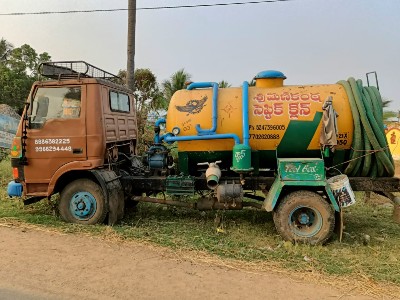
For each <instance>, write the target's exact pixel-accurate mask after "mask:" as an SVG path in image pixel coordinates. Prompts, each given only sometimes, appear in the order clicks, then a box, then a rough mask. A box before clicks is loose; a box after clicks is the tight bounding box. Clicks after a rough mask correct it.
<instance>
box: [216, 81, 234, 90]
mask: <svg viewBox="0 0 400 300" xmlns="http://www.w3.org/2000/svg"><path fill="white" fill-rule="evenodd" d="M218 86H219V88H220V89H223V88H228V87H231V84H229V83H228V82H227V81H225V80H222V81H220V82H219V83H218Z"/></svg>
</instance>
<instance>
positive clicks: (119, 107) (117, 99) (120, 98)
mask: <svg viewBox="0 0 400 300" xmlns="http://www.w3.org/2000/svg"><path fill="white" fill-rule="evenodd" d="M110 108H111V110H112V111H117V112H126V113H128V112H130V110H131V106H130V102H129V96H128V95H127V94H123V93H120V92H113V91H111V92H110Z"/></svg>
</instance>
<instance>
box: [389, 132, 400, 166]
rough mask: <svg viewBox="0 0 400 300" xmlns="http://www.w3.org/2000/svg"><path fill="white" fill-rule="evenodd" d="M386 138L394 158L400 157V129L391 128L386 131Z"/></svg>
mask: <svg viewBox="0 0 400 300" xmlns="http://www.w3.org/2000/svg"><path fill="white" fill-rule="evenodd" d="M386 139H387V142H388V145H389V149H390V152H391V153H392V156H393V158H394V159H400V129H399V128H395V127H394V128H391V129H389V130H388V131H387V132H386Z"/></svg>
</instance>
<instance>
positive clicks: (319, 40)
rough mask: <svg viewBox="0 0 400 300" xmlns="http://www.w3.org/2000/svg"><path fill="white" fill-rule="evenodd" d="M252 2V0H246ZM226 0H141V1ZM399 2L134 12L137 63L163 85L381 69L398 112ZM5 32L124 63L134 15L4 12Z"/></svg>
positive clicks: (91, 58) (76, 54)
mask: <svg viewBox="0 0 400 300" xmlns="http://www.w3.org/2000/svg"><path fill="white" fill-rule="evenodd" d="M243 1H246V0H243ZM226 2H232V1H229V0H190V1H189V0H137V6H138V7H149V6H165V5H168V6H173V5H182V4H196V3H226ZM126 7H127V0H113V1H111V0H109V1H106V0H79V1H78V0H37V1H32V0H0V12H2V13H6V12H36V11H60V10H79V9H102V8H126ZM399 29H400V1H399V0H293V1H288V2H280V3H266V4H254V5H243V6H229V7H226V6H225V7H215V8H196V9H193V8H190V9H189V8H188V9H173V10H158V11H138V12H137V33H136V34H137V36H136V66H137V67H140V68H150V69H151V70H152V71H153V72H154V73H155V74H156V76H157V78H158V80H159V82H161V81H162V80H164V79H166V78H168V77H169V76H170V75H171V74H172V73H173V72H175V71H176V70H178V69H180V68H185V70H186V71H187V72H189V73H190V74H191V75H192V79H193V80H194V81H221V80H226V81H228V82H230V83H231V84H232V85H234V86H238V85H240V84H241V83H242V82H243V81H244V80H250V79H251V78H252V77H253V76H254V75H255V74H257V73H258V72H259V71H262V70H267V69H276V70H280V71H282V72H283V73H285V75H286V76H287V77H288V79H287V80H286V82H285V83H286V84H291V85H296V84H313V83H335V82H336V81H338V80H341V79H347V78H348V77H349V76H353V77H355V78H361V79H363V80H364V81H365V73H366V72H369V71H377V72H378V76H379V85H380V88H381V94H382V95H383V96H384V97H386V98H389V99H392V100H393V101H394V103H393V104H392V106H391V108H392V109H394V110H399V109H400V96H399V93H398V91H397V87H398V86H399V83H398V80H400V58H399V56H400V30H399ZM0 36H2V37H4V38H5V39H7V40H8V41H10V42H11V43H13V44H14V45H15V46H20V45H22V44H24V43H27V44H30V45H31V46H32V47H33V48H35V49H36V50H37V51H38V52H43V51H47V52H49V53H50V55H51V56H52V58H53V60H86V61H88V62H90V63H92V64H94V65H97V66H99V67H101V68H103V69H105V70H108V71H110V72H114V73H117V72H118V70H119V69H123V68H125V67H126V44H127V42H126V37H127V12H109V13H91V14H68V15H39V16H0Z"/></svg>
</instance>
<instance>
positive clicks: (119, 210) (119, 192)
mask: <svg viewBox="0 0 400 300" xmlns="http://www.w3.org/2000/svg"><path fill="white" fill-rule="evenodd" d="M92 173H93V175H94V176H96V179H97V180H98V181H99V183H100V185H101V188H102V189H103V192H104V195H105V199H106V206H107V208H108V225H111V226H112V225H114V224H115V223H117V222H118V221H119V220H121V219H122V217H123V216H124V209H125V199H124V192H123V189H122V185H121V182H120V180H119V176H118V175H117V174H115V172H114V171H110V170H93V171H92Z"/></svg>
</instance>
